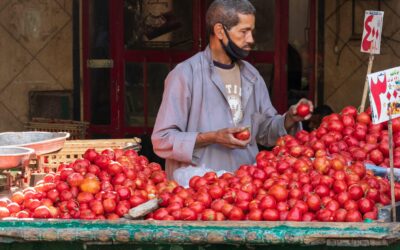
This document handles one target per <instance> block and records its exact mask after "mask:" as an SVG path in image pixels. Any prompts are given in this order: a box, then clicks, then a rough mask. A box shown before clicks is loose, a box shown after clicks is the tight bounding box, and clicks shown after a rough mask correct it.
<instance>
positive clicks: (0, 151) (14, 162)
mask: <svg viewBox="0 0 400 250" xmlns="http://www.w3.org/2000/svg"><path fill="white" fill-rule="evenodd" d="M34 153H35V151H34V150H33V149H31V148H23V147H0V169H9V168H15V167H19V166H27V164H29V159H30V156H31V155H32V154H34Z"/></svg>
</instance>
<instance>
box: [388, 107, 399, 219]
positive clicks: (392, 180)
mask: <svg viewBox="0 0 400 250" xmlns="http://www.w3.org/2000/svg"><path fill="white" fill-rule="evenodd" d="M388 130H389V164H390V194H391V200H392V217H393V221H394V222H396V221H397V218H396V200H395V195H394V168H393V165H394V163H393V130H392V112H391V109H390V108H389V121H388Z"/></svg>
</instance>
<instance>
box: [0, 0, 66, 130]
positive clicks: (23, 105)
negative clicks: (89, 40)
mask: <svg viewBox="0 0 400 250" xmlns="http://www.w3.org/2000/svg"><path fill="white" fill-rule="evenodd" d="M0 51H1V53H0V117H1V118H0V132H3V131H19V130H23V129H24V123H25V122H27V121H28V117H29V91H39V90H71V89H72V88H73V84H72V83H73V82H72V0H0Z"/></svg>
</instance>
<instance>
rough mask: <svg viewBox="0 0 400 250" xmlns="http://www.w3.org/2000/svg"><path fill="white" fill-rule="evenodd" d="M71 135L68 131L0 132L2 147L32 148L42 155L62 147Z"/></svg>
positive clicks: (0, 144) (0, 145)
mask: <svg viewBox="0 0 400 250" xmlns="http://www.w3.org/2000/svg"><path fill="white" fill-rule="evenodd" d="M69 136H70V134H69V133H67V132H37V131H32V132H5V133H0V147H2V146H13V147H25V148H31V149H33V150H35V154H37V155H42V154H47V153H51V152H55V151H58V150H60V149H62V148H63V147H64V143H65V140H66V139H67V138H68V137H69Z"/></svg>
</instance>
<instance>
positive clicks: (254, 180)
mask: <svg viewBox="0 0 400 250" xmlns="http://www.w3.org/2000/svg"><path fill="white" fill-rule="evenodd" d="M393 132H394V144H395V147H396V148H395V167H400V165H399V164H400V144H399V143H400V141H399V140H400V119H399V118H398V119H396V120H393ZM313 158H315V159H313ZM312 159H313V160H312ZM365 162H370V163H374V164H377V165H381V166H388V133H387V125H386V124H382V125H372V123H371V117H370V115H369V114H368V113H365V112H364V113H360V114H357V110H356V108H354V107H350V106H349V107H346V108H344V109H343V111H342V113H341V114H332V115H329V116H327V117H325V118H324V119H323V122H322V124H321V126H320V127H319V128H318V129H317V130H315V131H313V132H311V133H308V132H307V131H304V130H303V131H300V132H298V133H297V134H296V136H295V137H293V136H290V135H286V136H283V137H280V138H279V139H278V140H277V142H276V146H275V147H274V148H273V150H272V151H261V152H260V153H259V154H258V155H257V157H256V166H252V165H243V166H240V168H239V169H238V170H237V171H236V172H235V173H234V174H230V173H226V174H224V175H222V176H221V177H217V176H216V174H215V173H214V172H209V173H207V174H205V175H204V176H202V177H199V176H195V177H193V178H192V179H191V180H190V183H189V186H190V187H189V188H186V189H185V188H183V187H177V188H175V189H174V190H173V192H172V193H168V194H163V199H162V202H161V203H160V206H161V207H162V208H160V209H159V210H156V211H155V212H154V213H152V214H149V215H148V219H157V220H267V221H277V220H281V221H339V222H358V221H362V220H363V219H367V218H368V219H376V218H377V215H378V209H377V205H388V204H389V203H390V185H389V182H388V180H387V179H384V178H381V177H376V176H374V175H373V173H372V172H371V171H368V170H366V168H365V166H364V164H363V163H365ZM395 198H396V201H398V200H400V184H399V183H396V186H395Z"/></svg>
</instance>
